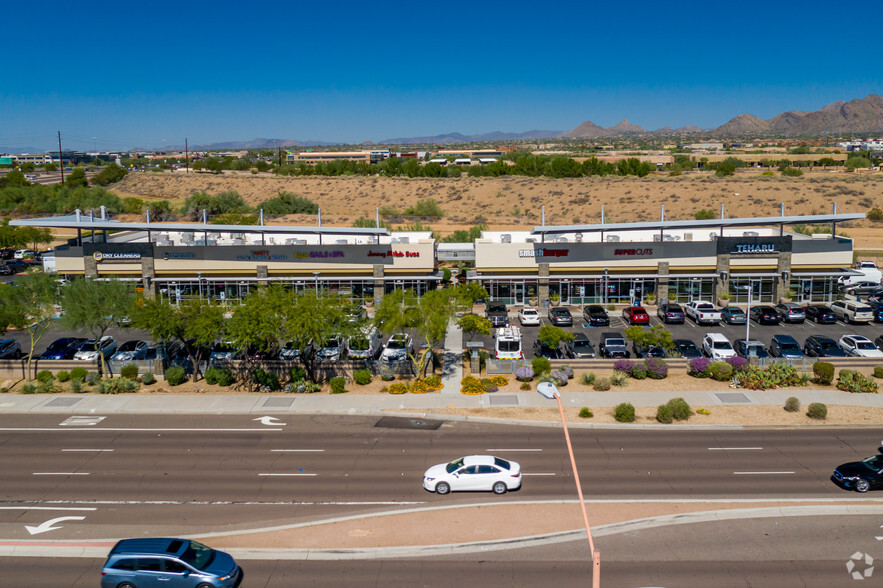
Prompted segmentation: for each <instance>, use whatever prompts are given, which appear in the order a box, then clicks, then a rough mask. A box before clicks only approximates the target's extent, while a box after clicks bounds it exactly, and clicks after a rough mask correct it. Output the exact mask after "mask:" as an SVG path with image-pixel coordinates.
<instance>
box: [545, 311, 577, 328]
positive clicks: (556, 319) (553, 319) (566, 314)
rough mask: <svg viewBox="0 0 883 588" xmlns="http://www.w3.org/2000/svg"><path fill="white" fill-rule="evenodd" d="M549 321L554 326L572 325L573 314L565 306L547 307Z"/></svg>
mask: <svg viewBox="0 0 883 588" xmlns="http://www.w3.org/2000/svg"><path fill="white" fill-rule="evenodd" d="M549 322H550V323H552V324H553V325H555V326H556V327H572V326H573V315H571V314H570V311H569V310H567V309H566V308H561V307H554V308H550V309H549Z"/></svg>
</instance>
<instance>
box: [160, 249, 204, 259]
mask: <svg viewBox="0 0 883 588" xmlns="http://www.w3.org/2000/svg"><path fill="white" fill-rule="evenodd" d="M162 258H163V259H166V260H168V259H196V254H195V253H169V252H168V251H165V252H163V254H162Z"/></svg>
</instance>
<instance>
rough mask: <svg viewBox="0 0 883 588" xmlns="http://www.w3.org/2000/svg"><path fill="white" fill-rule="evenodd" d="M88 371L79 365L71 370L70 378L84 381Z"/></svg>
mask: <svg viewBox="0 0 883 588" xmlns="http://www.w3.org/2000/svg"><path fill="white" fill-rule="evenodd" d="M88 373H89V372H87V371H86V368H82V367H79V366H78V367H75V368H73V369H72V370H71V380H80V381H81V382H82V381H85V380H86V374H88Z"/></svg>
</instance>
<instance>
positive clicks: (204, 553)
mask: <svg viewBox="0 0 883 588" xmlns="http://www.w3.org/2000/svg"><path fill="white" fill-rule="evenodd" d="M214 559H215V550H214V549H212V548H211V547H207V546H205V545H203V544H202V543H197V542H196V541H191V542H190V545H188V546H187V550H186V551H184V553H182V554H181V560H182V561H184V562H185V563H188V564H190V565H191V566H193V567H194V568H196V569H197V570H204V569H206V568H207V567H208V566H209V565H210V564H211V563H212V560H214Z"/></svg>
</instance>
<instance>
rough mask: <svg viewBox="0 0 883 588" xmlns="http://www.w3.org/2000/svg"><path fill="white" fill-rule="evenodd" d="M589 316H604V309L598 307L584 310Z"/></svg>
mask: <svg viewBox="0 0 883 588" xmlns="http://www.w3.org/2000/svg"><path fill="white" fill-rule="evenodd" d="M586 312H588V313H589V314H604V309H603V308H601V307H600V306H590V307H588V308H587V309H586Z"/></svg>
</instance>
